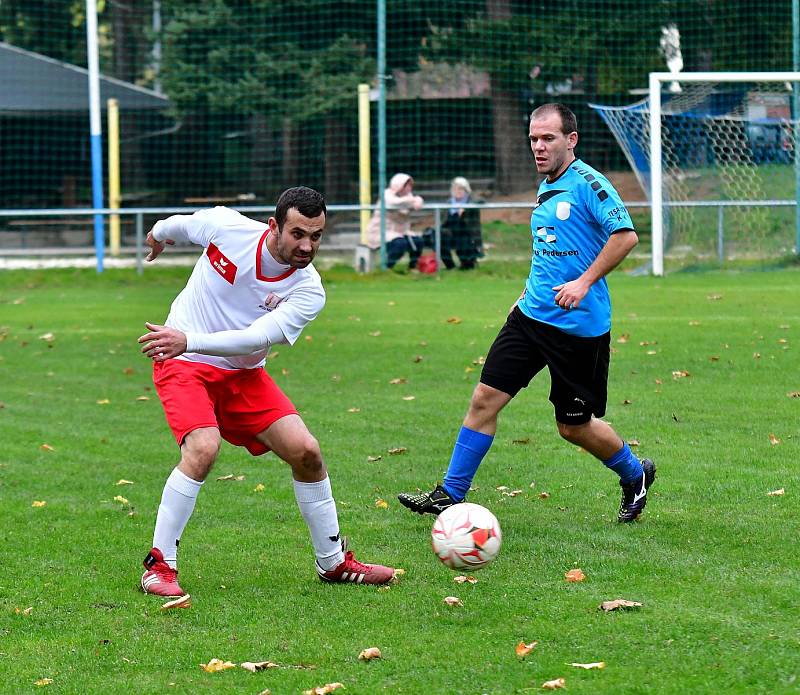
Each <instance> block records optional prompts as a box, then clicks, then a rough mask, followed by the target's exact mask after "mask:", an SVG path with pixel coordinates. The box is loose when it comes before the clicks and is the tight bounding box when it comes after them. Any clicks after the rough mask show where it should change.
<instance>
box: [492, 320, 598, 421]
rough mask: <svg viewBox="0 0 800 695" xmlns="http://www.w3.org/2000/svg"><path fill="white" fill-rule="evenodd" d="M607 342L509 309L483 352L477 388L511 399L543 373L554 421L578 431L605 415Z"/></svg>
mask: <svg viewBox="0 0 800 695" xmlns="http://www.w3.org/2000/svg"><path fill="white" fill-rule="evenodd" d="M610 339H611V334H610V333H605V334H603V335H600V336H597V337H596V338H581V337H579V336H575V335H570V334H569V333H564V331H561V330H559V329H558V328H556V327H555V326H551V325H550V324H547V323H542V322H540V321H534V320H533V319H531V318H528V317H527V316H526V315H525V314H523V313H522V311H520V309H519V307H514V309H513V311H512V312H511V313H510V314H509V316H508V319H507V320H506V323H505V325H504V326H503V328H502V329H501V330H500V333H498V334H497V338H495V340H494V343H492V347H491V348H490V349H489V354H488V355H487V356H486V362H485V363H484V365H483V371H482V372H481V383H482V384H486V385H487V386H491V387H492V388H495V389H497V390H498V391H502V392H503V393H507V394H508V395H509V396H512V397H514V396H516V395H517V393H519V391H520V389H523V388H525V387H526V386H527V385H528V384H530V382H531V379H533V377H534V376H536V374H538V373H539V372H540V371H541V370H542V369H543V368H544V367H547V368H548V369H549V370H550V381H551V385H550V402H551V403H552V404H553V407H554V409H555V415H556V420H557V421H558V422H561V423H564V424H565V425H581V424H583V423H586V422H589V420H591V418H592V415H595V416H597V417H602V416H603V415H604V414H605V412H606V400H607V399H608V362H609V352H610V349H609V348H610Z"/></svg>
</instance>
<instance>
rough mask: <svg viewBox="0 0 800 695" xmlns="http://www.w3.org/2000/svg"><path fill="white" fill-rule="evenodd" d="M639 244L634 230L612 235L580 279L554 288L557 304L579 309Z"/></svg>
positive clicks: (563, 307) (566, 307)
mask: <svg viewBox="0 0 800 695" xmlns="http://www.w3.org/2000/svg"><path fill="white" fill-rule="evenodd" d="M638 243H639V237H638V236H637V235H636V232H634V231H633V230H632V229H626V230H623V231H619V232H616V233H614V234H612V235H611V236H610V237H609V239H608V241H607V242H606V245H605V246H604V247H603V250H602V251H600V253H599V254H598V255H597V258H595V260H594V263H592V264H591V265H590V266H589V267H588V268H587V269H586V270H585V271H584V272H583V274H582V275H581V276H580V277H579V278H576V279H575V280H570V281H569V282H564V283H562V284H560V285H556V286H555V287H554V288H553V292H555V293H556V296H555V303H556V304H558V306H560V307H561V308H562V309H567V310H569V309H577V308H578V306H579V305H580V303H581V301H582V300H583V298H584V297H585V296H586V294H587V293H588V292H589V290H590V289H591V287H592V285H594V283H595V282H597V281H598V280H599V279H600V278H603V277H605V276H606V275H608V274H609V273H610V272H611V271H612V270H614V268H616V267H617V266H618V265H619V264H620V263H622V261H623V260H624V259H625V257H626V256H627V255H628V254H629V253H630V252H631V249H633V247H634V246H636V244H638Z"/></svg>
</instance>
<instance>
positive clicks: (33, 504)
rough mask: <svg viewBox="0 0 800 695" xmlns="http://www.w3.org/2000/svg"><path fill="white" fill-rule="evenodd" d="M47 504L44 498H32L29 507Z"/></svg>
mask: <svg viewBox="0 0 800 695" xmlns="http://www.w3.org/2000/svg"><path fill="white" fill-rule="evenodd" d="M46 504H47V502H45V501H44V500H33V502H31V507H44V506H45V505H46Z"/></svg>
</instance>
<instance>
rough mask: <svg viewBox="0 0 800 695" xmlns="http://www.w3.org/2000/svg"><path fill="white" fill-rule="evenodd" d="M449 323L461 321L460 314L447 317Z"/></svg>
mask: <svg viewBox="0 0 800 695" xmlns="http://www.w3.org/2000/svg"><path fill="white" fill-rule="evenodd" d="M447 323H453V324H458V323H461V319H460V318H459V317H458V316H451V317H450V318H449V319H447Z"/></svg>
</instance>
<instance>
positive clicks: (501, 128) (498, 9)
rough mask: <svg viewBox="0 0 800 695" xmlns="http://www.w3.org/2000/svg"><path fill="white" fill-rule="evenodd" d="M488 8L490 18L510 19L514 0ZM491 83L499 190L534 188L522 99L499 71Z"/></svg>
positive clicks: (491, 0) (490, 2) (493, 0)
mask: <svg viewBox="0 0 800 695" xmlns="http://www.w3.org/2000/svg"><path fill="white" fill-rule="evenodd" d="M486 12H487V14H488V16H489V19H494V20H506V19H509V18H510V17H511V16H512V12H511V0H486ZM491 84H492V91H491V94H492V124H493V137H494V184H495V190H496V191H497V192H498V193H500V194H502V195H508V194H510V193H519V192H521V191H526V190H530V189H531V188H532V187H533V184H534V176H535V174H534V172H533V171H532V168H533V161H532V158H531V156H530V145H529V143H528V137H527V124H526V120H525V114H524V111H523V110H522V108H520V99H519V98H518V97H517V95H515V93H514V92H513V91H511V90H509V89H507V88H505V87H503V86H502V82H501V80H500V76H499V75H492V76H491Z"/></svg>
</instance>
